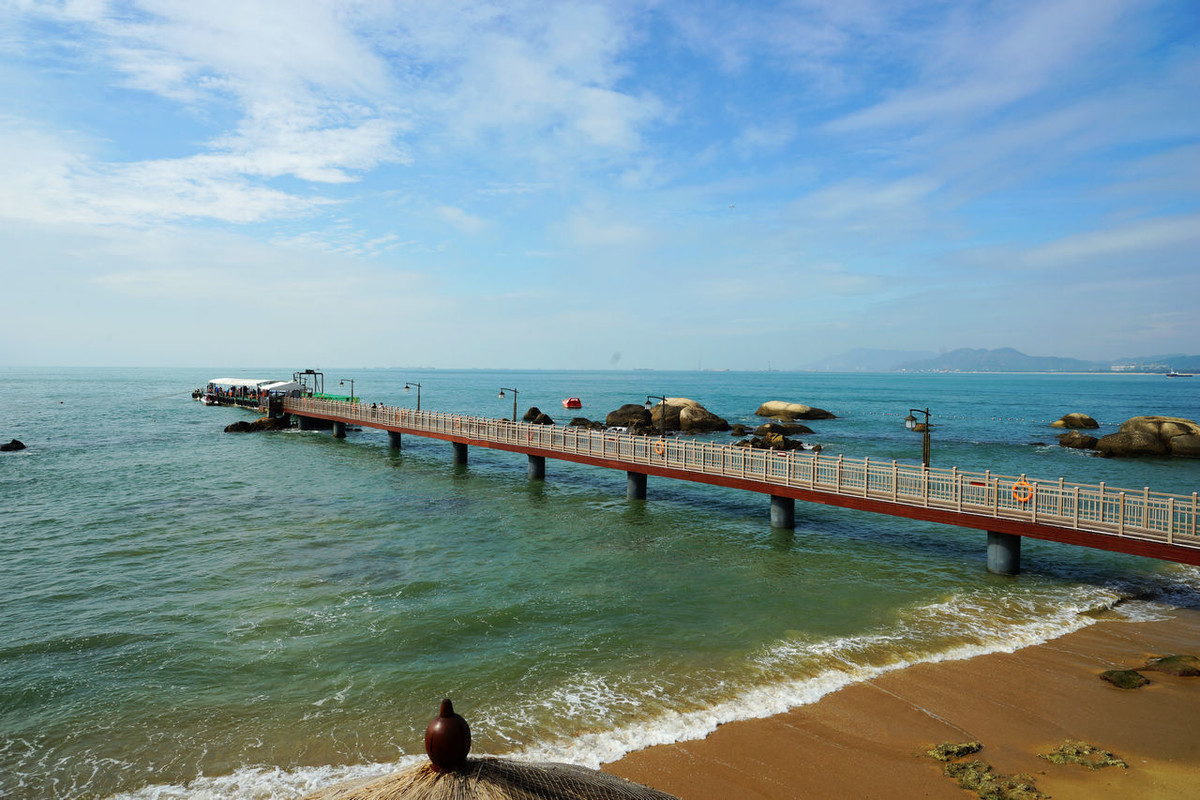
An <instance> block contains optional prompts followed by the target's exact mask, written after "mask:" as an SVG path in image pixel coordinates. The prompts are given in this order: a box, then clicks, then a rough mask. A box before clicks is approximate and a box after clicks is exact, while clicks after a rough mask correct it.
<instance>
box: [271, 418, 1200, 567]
mask: <svg viewBox="0 0 1200 800" xmlns="http://www.w3.org/2000/svg"><path fill="white" fill-rule="evenodd" d="M284 408H285V410H286V411H288V412H291V413H295V414H301V415H303V414H306V413H307V414H312V415H315V416H321V417H327V418H336V419H339V420H344V421H348V422H358V423H361V424H363V425H366V426H368V427H376V428H388V427H393V428H403V429H404V430H405V432H412V433H418V434H419V433H428V434H430V435H433V436H437V437H439V438H455V439H463V440H474V441H478V442H488V443H492V444H495V445H499V446H501V447H504V446H506V445H508V446H511V447H513V448H514V449H517V448H519V449H521V450H530V449H536V450H541V451H546V454H547V455H551V456H552V455H553V454H554V453H563V454H575V455H584V456H589V457H592V458H595V459H603V460H606V461H610V462H619V463H620V464H621V465H624V466H628V467H629V469H630V470H631V471H637V467H639V466H652V467H655V468H657V469H658V470H666V471H674V472H678V473H680V474H679V475H678V477H680V478H683V479H687V478H688V475H689V474H707V475H717V476H721V477H723V478H732V479H737V480H740V481H743V482H748V483H754V484H761V485H762V489H761V491H763V492H767V493H769V492H770V489H771V487H772V486H786V487H790V488H797V489H806V490H809V491H813V492H824V493H828V494H834V495H839V496H848V497H859V498H866V499H870V500H875V501H883V502H889V503H895V504H900V505H906V506H921V507H925V508H936V509H942V510H946V511H954V512H958V513H961V514H969V515H973V516H980V517H985V518H986V517H991V518H996V519H1013V520H1019V521H1024V522H1030V523H1038V524H1042V525H1050V526H1055V527H1060V528H1067V529H1072V530H1079V531H1086V532H1092V533H1099V534H1106V535H1112V536H1122V537H1130V538H1137V539H1144V540H1149V541H1155V542H1160V543H1165V544H1169V545H1174V546H1178V547H1184V548H1191V549H1200V531H1198V530H1197V519H1198V516H1200V501H1198V493H1196V492H1193V493H1192V494H1191V495H1179V494H1165V493H1162V492H1152V491H1150V489H1149V488H1143V489H1140V490H1133V489H1121V488H1116V487H1110V486H1106V485H1105V484H1104V483H1100V484H1098V485H1089V484H1081V483H1071V482H1068V481H1064V480H1063V479H1062V478H1058V479H1055V480H1040V479H1035V478H1030V477H1027V476H1025V475H1019V476H1014V475H1000V474H995V473H993V472H991V471H985V472H968V471H964V470H959V469H958V468H956V467H951V468H949V469H946V468H939V467H922V466H920V465H909V464H900V463H897V462H896V461H883V460H871V459H869V458H861V459H856V458H846V457H844V456H841V455H837V456H822V455H820V454H818V453H813V452H809V451H796V450H789V451H773V450H755V449H750V448H748V447H738V446H736V445H732V444H720V443H717V442H704V441H698V440H695V439H682V438H679V439H673V438H661V437H651V436H639V435H633V434H628V433H620V432H616V431H612V430H604V431H599V430H590V429H586V428H573V427H559V426H556V425H536V424H533V423H527V422H510V421H509V420H506V419H493V418H488V417H471V416H464V415H460V414H447V413H444V412H436V411H414V410H412V409H409V408H398V407H394V406H382V405H373V406H365V405H363V404H361V403H356V404H353V405H352V404H350V403H346V402H337V401H330V400H320V399H313V398H288V399H287V400H286V401H285V403H284ZM980 527H986V523H983V524H981V525H980Z"/></svg>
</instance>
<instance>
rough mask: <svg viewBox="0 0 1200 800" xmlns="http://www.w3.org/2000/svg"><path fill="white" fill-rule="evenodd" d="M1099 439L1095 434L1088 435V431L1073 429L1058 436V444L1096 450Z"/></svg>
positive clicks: (1077, 448) (1078, 448)
mask: <svg viewBox="0 0 1200 800" xmlns="http://www.w3.org/2000/svg"><path fill="white" fill-rule="evenodd" d="M1099 441H1100V440H1099V439H1097V438H1096V437H1095V436H1088V435H1087V434H1086V433H1080V432H1079V431H1074V430H1073V431H1070V432H1068V433H1064V434H1061V435H1060V436H1059V437H1058V446H1059V447H1073V448H1075V449H1076V450H1095V449H1096V443H1097V442H1099Z"/></svg>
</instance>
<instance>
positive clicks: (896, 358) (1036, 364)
mask: <svg viewBox="0 0 1200 800" xmlns="http://www.w3.org/2000/svg"><path fill="white" fill-rule="evenodd" d="M800 369H802V370H806V371H809V372H1109V373H1111V372H1149V373H1163V374H1166V373H1168V372H1172V371H1174V372H1188V373H1191V372H1200V355H1191V356H1189V355H1184V354H1182V353H1171V354H1167V355H1156V356H1138V357H1135V358H1118V359H1113V360H1111V361H1084V360H1082V359H1078V358H1061V357H1058V356H1030V355H1026V354H1025V353H1022V352H1021V351H1019V350H1015V349H1013V348H1011V347H1001V348H999V349H996V350H986V349H977V348H970V347H961V348H959V349H957V350H951V351H950V352H948V353H942V354H940V355H939V354H937V353H932V352H920V351H908V350H875V349H867V348H857V349H854V350H849V351H847V352H845V353H842V354H841V355H837V356H831V357H829V358H824V359H821V360H819V361H814V362H812V363H811V364H808V365H805V366H803V367H801V368H800Z"/></svg>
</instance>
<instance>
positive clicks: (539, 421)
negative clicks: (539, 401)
mask: <svg viewBox="0 0 1200 800" xmlns="http://www.w3.org/2000/svg"><path fill="white" fill-rule="evenodd" d="M530 422H532V423H533V424H534V425H553V424H554V420H553V419H552V418H551V417H550V415H549V414H543V413H542V412H540V411H539V412H538V415H537V416H536V417H534V418H533V419H532V420H530Z"/></svg>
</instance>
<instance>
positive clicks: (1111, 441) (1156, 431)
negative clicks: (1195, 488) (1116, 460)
mask: <svg viewBox="0 0 1200 800" xmlns="http://www.w3.org/2000/svg"><path fill="white" fill-rule="evenodd" d="M1177 441H1178V444H1176V442H1177ZM1096 449H1097V450H1098V451H1099V452H1100V455H1102V456H1104V457H1105V458H1110V457H1113V456H1118V457H1128V456H1169V455H1174V456H1179V457H1185V458H1197V457H1200V455H1197V452H1198V450H1200V425H1197V424H1196V423H1195V422H1194V421H1192V420H1190V419H1184V418H1182V417H1160V416H1148V417H1132V418H1131V419H1127V420H1125V422H1123V423H1121V427H1120V428H1119V429H1118V430H1117V432H1116V433H1110V434H1109V435H1108V436H1102V437H1101V438H1100V441H1098V442H1097V443H1096Z"/></svg>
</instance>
